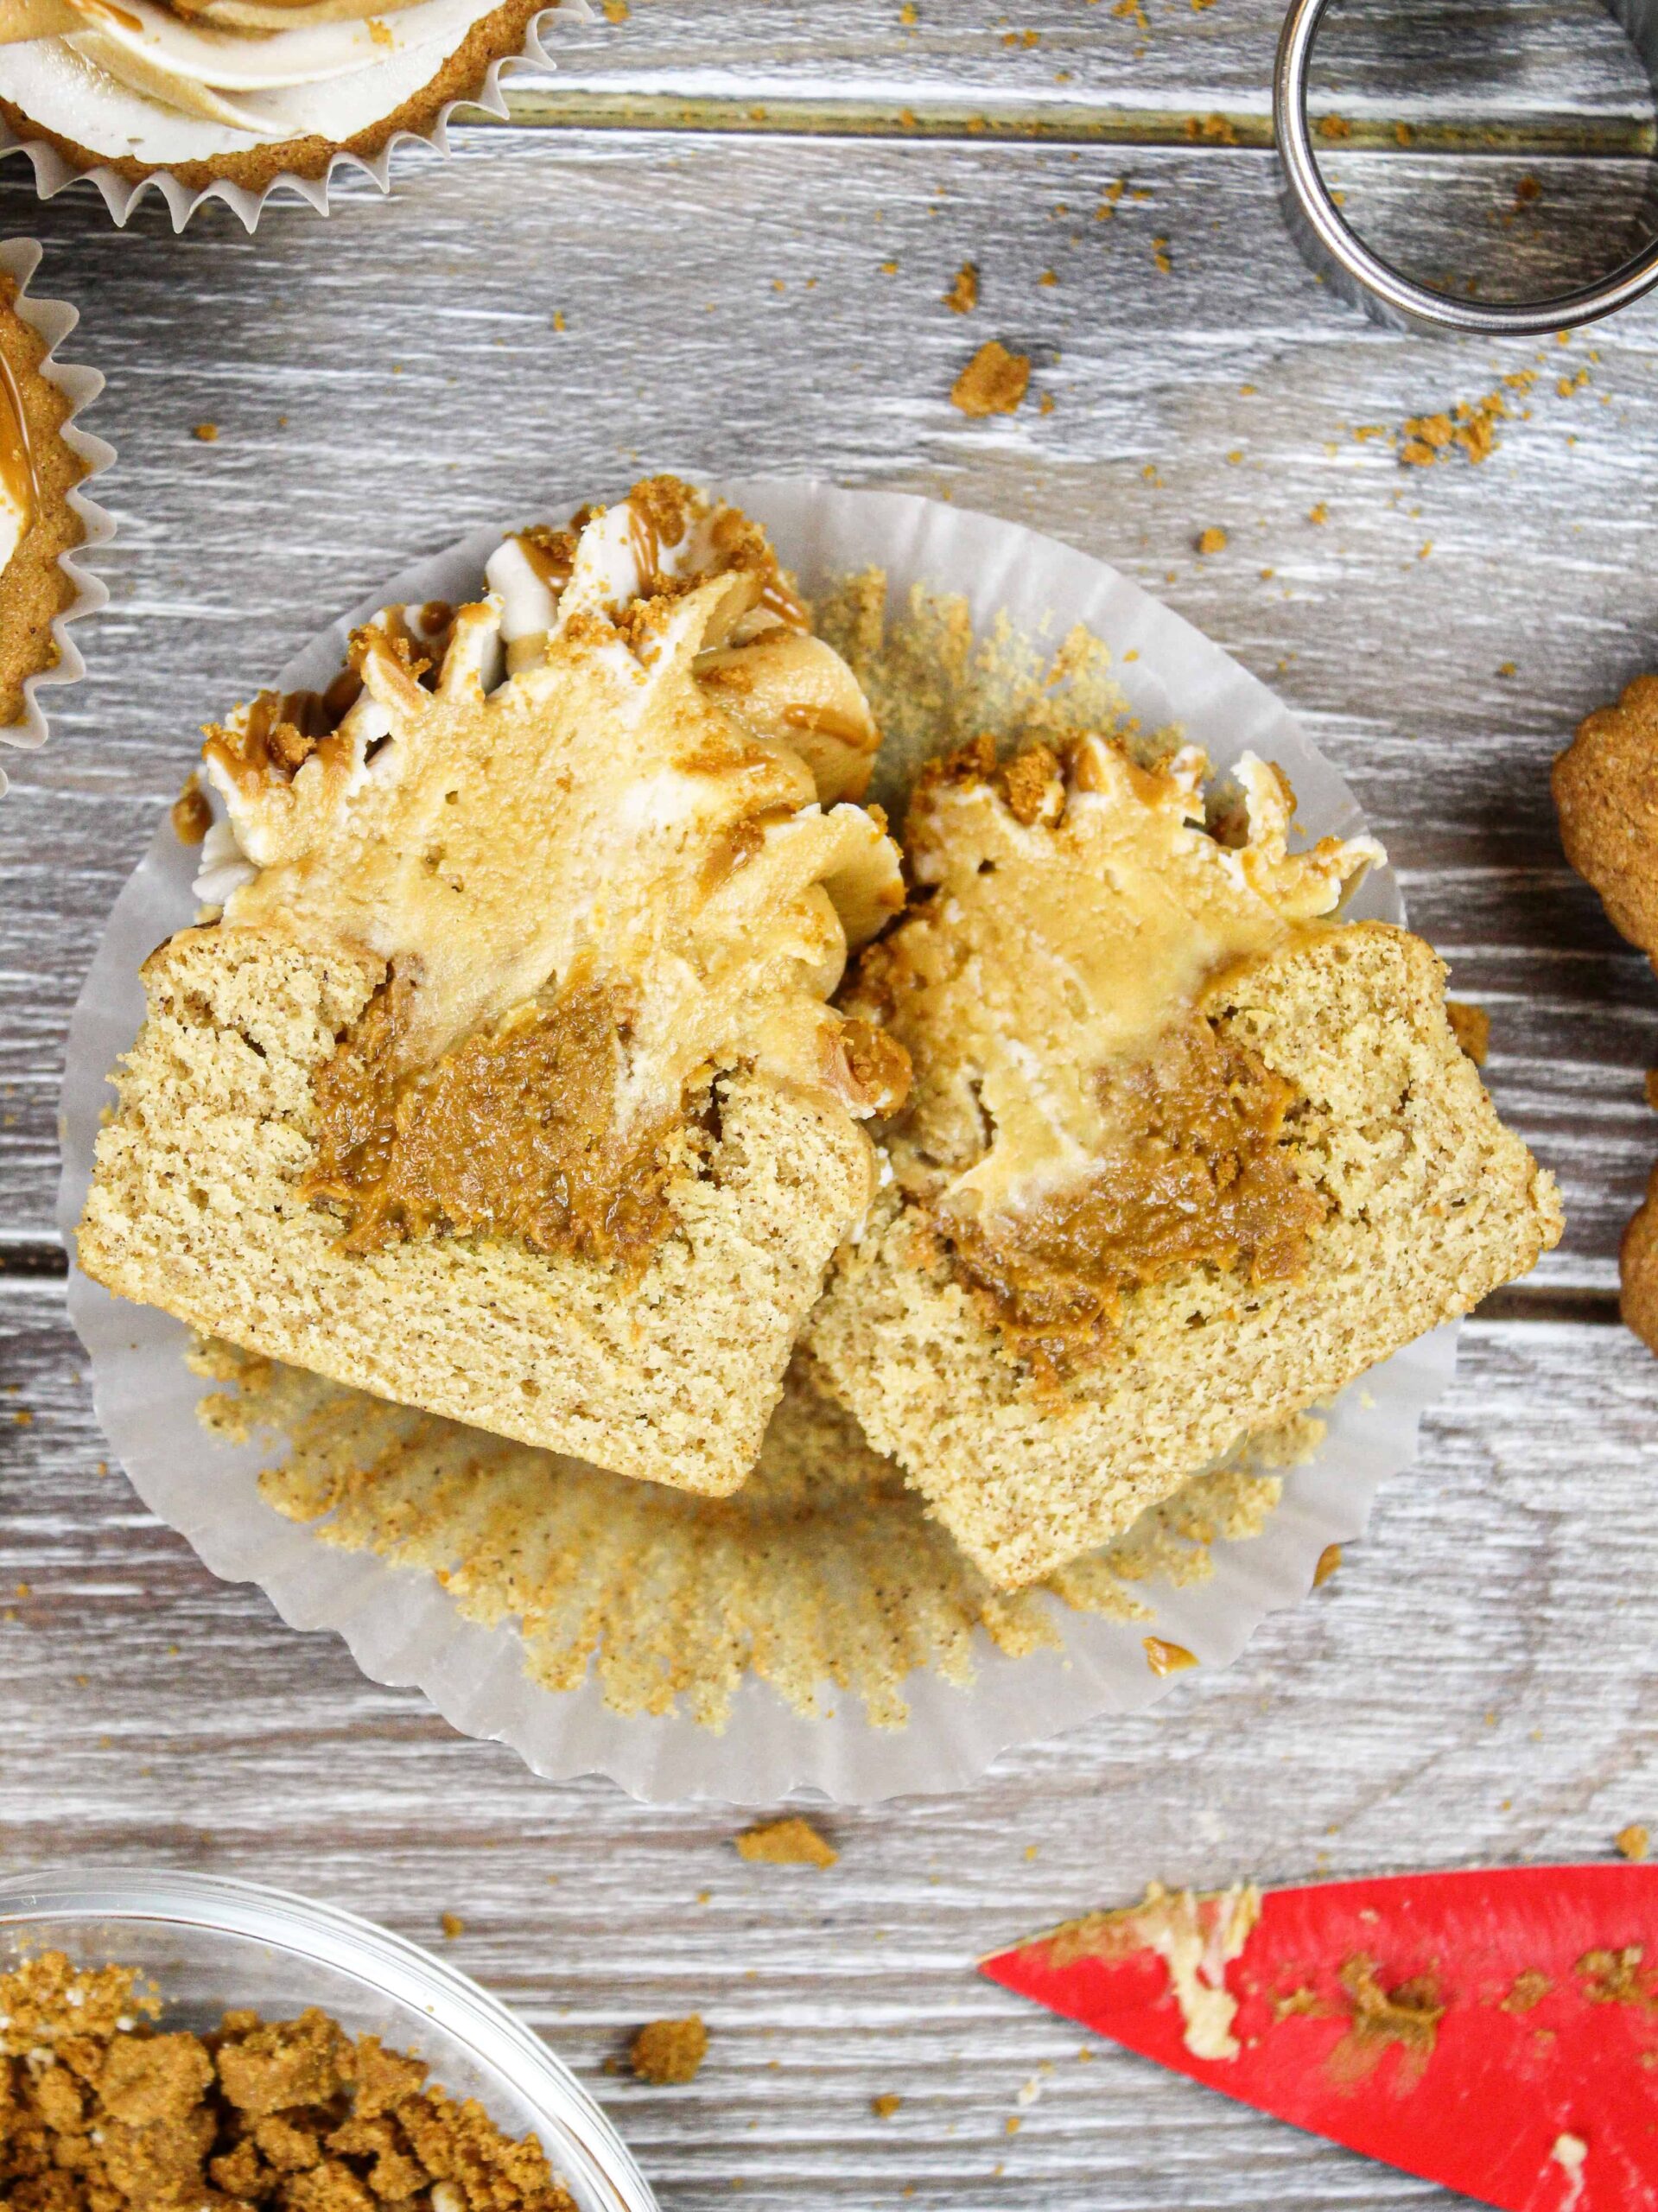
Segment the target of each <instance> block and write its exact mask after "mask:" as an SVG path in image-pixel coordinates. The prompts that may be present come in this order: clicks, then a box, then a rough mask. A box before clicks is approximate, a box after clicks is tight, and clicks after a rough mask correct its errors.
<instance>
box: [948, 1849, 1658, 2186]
mask: <svg viewBox="0 0 1658 2212" xmlns="http://www.w3.org/2000/svg"><path fill="white" fill-rule="evenodd" d="M981 1971H982V1972H983V1973H984V1974H987V1975H988V1977H989V1978H990V1979H991V1980H993V1981H997V1982H1001V1984H1002V1985H1003V1986H1005V1987H1007V1988H1008V1989H1012V1990H1014V1991H1016V1992H1017V1993H1019V1994H1020V1995H1021V1996H1025V1997H1031V1998H1034V1999H1036V2001H1037V2002H1038V2003H1039V2004H1041V2005H1046V2006H1047V2007H1048V2008H1049V2009H1050V2010H1051V2011H1052V2012H1059V2013H1062V2014H1064V2015H1065V2016H1067V2017H1068V2018H1071V2019H1075V2020H1080V2021H1083V2023H1085V2024H1086V2025H1088V2026H1089V2027H1090V2028H1092V2029H1094V2030H1095V2031H1096V2032H1097V2033H1099V2034H1101V2035H1103V2036H1109V2037H1110V2038H1111V2039H1112V2040H1113V2041H1114V2042H1115V2043H1120V2044H1123V2045H1124V2046H1125V2048H1127V2049H1128V2050H1133V2051H1136V2052H1138V2053H1139V2054H1140V2056H1142V2057H1146V2058H1154V2059H1156V2060H1157V2061H1158V2062H1159V2064H1161V2065H1164V2066H1167V2067H1172V2069H1174V2070H1175V2071H1177V2072H1178V2073H1181V2074H1186V2075H1190V2076H1191V2079H1192V2080H1193V2081H1195V2082H1204V2083H1205V2084H1207V2086H1208V2087H1210V2088H1215V2089H1220V2090H1222V2091H1223V2092H1224V2093H1225V2094H1227V2095H1228V2096H1231V2097H1236V2098H1237V2099H1238V2100H1239V2101H1241V2102H1242V2103H1244V2104H1248V2105H1254V2106H1255V2107H1257V2109H1258V2110H1260V2111H1262V2112H1267V2113H1272V2114H1274V2116H1275V2117H1276V2118H1278V2119H1280V2120H1289V2121H1291V2122H1292V2123H1293V2125H1294V2126H1298V2127H1303V2128H1306V2129H1309V2130H1310V2131H1311V2132H1312V2133H1314V2134H1318V2135H1322V2136H1324V2137H1327V2138H1328V2139H1329V2140H1330V2141H1331V2142H1334V2143H1339V2144H1342V2145H1345V2146H1346V2147H1347V2148H1348V2149H1350V2150H1353V2151H1358V2152H1363V2153H1364V2154H1365V2155H1366V2156H1367V2157H1369V2158H1377V2159H1381V2160H1383V2161H1384V2162H1385V2163H1386V2164H1389V2165H1392V2166H1397V2167H1400V2168H1402V2169H1403V2171H1405V2172H1407V2173H1411V2174H1417V2175H1420V2176H1421V2177H1423V2178H1424V2179H1426V2180H1429V2181H1434V2182H1439V2183H1442V2184H1443V2185H1444V2186H1445V2187H1446V2188H1448V2189H1453V2190H1460V2191H1461V2192H1462V2193H1463V2194H1464V2196H1471V2197H1472V2198H1474V2199H1475V2200H1476V2201H1477V2202H1480V2203H1483V2204H1491V2205H1496V2206H1499V2207H1502V2208H1503V2212H1658V1866H1628V1865H1625V1866H1517V1867H1496V1868H1490V1869H1472V1870H1469V1871H1466V1872H1455V1873H1435V1874H1404V1875H1396V1876H1393V1877H1389V1878H1384V1879H1381V1880H1375V1881H1362V1882H1329V1883H1322V1884H1319V1885H1316V1886H1312V1887H1309V1888H1305V1889H1283V1890H1268V1891H1261V1890H1258V1889H1256V1888H1255V1887H1254V1886H1253V1885H1247V1884H1246V1885H1238V1886H1236V1887H1235V1888H1233V1889H1230V1890H1226V1891H1213V1892H1208V1893H1204V1894H1197V1895H1194V1894H1193V1893H1192V1892H1191V1891H1168V1890H1166V1889H1164V1888H1163V1887H1162V1886H1161V1885H1160V1884H1157V1883H1153V1885H1151V1887H1150V1888H1149V1889H1148V1890H1147V1893H1146V1897H1145V1899H1144V1900H1143V1902H1142V1903H1141V1904H1138V1905H1131V1906H1128V1907H1127V1908H1125V1909H1124V1910H1119V1911H1109V1912H1095V1913H1089V1914H1087V1915H1086V1916H1084V1917H1083V1918H1082V1919H1079V1920H1073V1921H1070V1922H1068V1923H1066V1924H1065V1925H1064V1927H1061V1928H1057V1929H1051V1930H1050V1931H1049V1932H1048V1933H1047V1934H1045V1935H1043V1936H1037V1937H1034V1938H1033V1939H1032V1941H1030V1942H1026V1943H1022V1944H1020V1945H1019V1946H1017V1947H1016V1948H1014V1949H1013V1950H1009V1951H1004V1952H1001V1953H1000V1954H998V1955H996V1956H995V1957H994V1958H990V1959H987V1960H985V1961H983V1963H982V1967H981Z"/></svg>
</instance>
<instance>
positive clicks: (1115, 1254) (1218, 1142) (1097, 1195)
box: [932, 1014, 1325, 1376]
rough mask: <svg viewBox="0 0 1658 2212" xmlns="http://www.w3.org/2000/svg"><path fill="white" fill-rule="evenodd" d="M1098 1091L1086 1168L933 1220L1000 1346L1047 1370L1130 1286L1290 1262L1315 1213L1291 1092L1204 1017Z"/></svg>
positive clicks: (1270, 1271) (1110, 1326)
mask: <svg viewBox="0 0 1658 2212" xmlns="http://www.w3.org/2000/svg"><path fill="white" fill-rule="evenodd" d="M1096 1090H1097V1092H1098V1095H1099V1100H1100V1106H1101V1110H1102V1116H1103V1117H1104V1120H1105V1122H1106V1124H1107V1126H1108V1128H1109V1129H1110V1131H1111V1132H1112V1134H1111V1136H1110V1138H1109V1141H1108V1143H1107V1146H1106V1147H1105V1148H1104V1150H1103V1151H1102V1154H1101V1157H1100V1159H1099V1161H1098V1163H1097V1165H1096V1166H1094V1168H1093V1169H1092V1170H1091V1172H1090V1173H1089V1174H1088V1175H1087V1177H1086V1178H1085V1179H1083V1180H1080V1181H1078V1182H1076V1183H1074V1184H1072V1185H1070V1187H1069V1188H1060V1189H1058V1190H1055V1191H1053V1192H1050V1193H1048V1194H1047V1195H1045V1196H1044V1197H1043V1198H1040V1199H1039V1200H1038V1201H1036V1202H1035V1203H1033V1204H1032V1205H1028V1206H1025V1207H1021V1208H1020V1210H1019V1211H1013V1210H1011V1209H1009V1210H1007V1211H1001V1212H999V1213H997V1214H994V1215H993V1216H991V1217H988V1219H985V1220H982V1221H972V1220H969V1219H967V1218H965V1217H963V1216H962V1214H961V1213H960V1212H958V1211H955V1210H953V1209H950V1208H947V1207H943V1206H940V1207H938V1208H937V1209H935V1210H934V1212H933V1216H932V1219H933V1224H934V1227H935V1229H936V1230H937V1232H938V1234H939V1235H940V1236H941V1237H942V1238H943V1242H944V1243H945V1245H946V1247H947V1249H948V1250H949V1252H950V1260H951V1263H952V1265H953V1267H954V1268H955V1269H956V1273H957V1274H958V1276H959V1277H960V1279H961V1280H962V1281H963V1282H965V1283H967V1284H968V1285H969V1287H971V1288H972V1289H973V1290H974V1291H975V1293H977V1294H979V1295H980V1296H981V1298H982V1299H983V1300H986V1301H987V1302H988V1306H989V1308H990V1310H991V1312H992V1313H993V1314H994V1319H995V1321H996V1323H997V1325H998V1326H999V1327H1000V1328H1001V1331H1002V1332H1003V1334H1004V1336H1005V1337H1006V1338H1007V1340H1008V1343H1009V1344H1010V1346H1011V1347H1012V1348H1013V1350H1014V1351H1017V1353H1018V1354H1019V1356H1020V1357H1021V1358H1024V1359H1027V1360H1029V1361H1030V1362H1031V1363H1032V1366H1033V1367H1034V1368H1035V1369H1036V1370H1038V1372H1039V1373H1047V1374H1049V1375H1053V1376H1058V1375H1063V1374H1065V1373H1068V1372H1070V1371H1071V1370H1074V1368H1075V1367H1076V1366H1077V1363H1078V1362H1079V1361H1080V1360H1082V1359H1084V1358H1086V1357H1088V1356H1089V1354H1090V1353H1091V1352H1093V1351H1096V1350H1097V1349H1098V1348H1099V1347H1100V1346H1101V1345H1102V1344H1105V1343H1106V1342H1108V1341H1109V1338H1110V1337H1111V1335H1112V1334H1113V1332H1115V1327H1116V1325H1117V1321H1118V1319H1119V1314H1120V1310H1121V1300H1122V1297H1123V1294H1125V1293H1126V1292H1128V1291H1131V1290H1134V1289H1136V1288H1138V1287H1140V1285H1142V1284H1146V1283H1152V1282H1157V1281H1160V1280H1161V1279H1163V1278H1164V1277H1166V1276H1168V1275H1171V1274H1174V1273H1176V1272H1177V1271H1178V1270H1179V1269H1181V1268H1190V1267H1194V1266H1199V1265H1203V1264H1209V1265H1212V1266H1215V1267H1218V1268H1236V1269H1237V1270H1239V1271H1240V1272H1241V1273H1242V1274H1245V1275H1246V1276H1247V1278H1248V1281H1251V1282H1256V1283H1260V1282H1272V1281H1285V1280H1286V1279H1288V1278H1290V1277H1293V1276H1294V1275H1297V1274H1299V1273H1300V1272H1301V1270H1302V1268H1304V1267H1305V1264H1306V1259H1307V1241H1308V1238H1309V1236H1311V1234H1312V1230H1314V1229H1316V1228H1317V1227H1318V1224H1319V1223H1320V1222H1321V1221H1322V1220H1323V1219H1324V1211H1325V1208H1324V1200H1323V1199H1322V1198H1320V1197H1319V1195H1318V1192H1316V1191H1313V1190H1312V1189H1310V1188H1309V1187H1308V1186H1307V1185H1306V1184H1305V1183H1304V1182H1302V1181H1301V1179H1300V1178H1299V1176H1298V1175H1297V1174H1296V1173H1295V1170H1294V1168H1293V1166H1292V1165H1291V1163H1290V1160H1289V1158H1288V1156H1287V1154H1286V1152H1285V1151H1284V1149H1283V1147H1282V1146H1281V1145H1280V1141H1279V1140H1280V1136H1281V1135H1282V1133H1283V1128H1284V1121H1285V1116H1286V1114H1287V1113H1288V1111H1289V1109H1290V1107H1291V1106H1292V1104H1293V1103H1294V1097H1295V1094H1294V1092H1293V1090H1292V1089H1291V1087H1290V1085H1289V1084H1286V1082H1285V1081H1284V1080H1283V1079H1282V1077H1280V1076H1277V1075H1274V1073H1273V1071H1272V1070H1271V1069H1270V1068H1268V1067H1267V1065H1265V1063H1264V1062H1263V1061H1261V1059H1260V1058H1258V1057H1257V1056H1256V1054H1255V1053H1254V1052H1251V1051H1250V1050H1249V1048H1248V1046H1244V1045H1240V1044H1236V1043H1235V1042H1233V1041H1232V1040H1230V1039H1225V1038H1223V1037H1220V1036H1218V1035H1217V1033H1216V1031H1215V1029H1214V1028H1213V1027H1212V1026H1211V1024H1210V1022H1208V1021H1207V1020H1205V1019H1204V1017H1203V1015H1202V1014H1191V1016H1189V1017H1188V1018H1187V1019H1186V1020H1185V1021H1184V1022H1182V1023H1181V1024H1179V1025H1178V1027H1175V1028H1173V1029H1171V1030H1170V1031H1169V1032H1168V1033H1166V1035H1165V1036H1164V1037H1163V1038H1162V1039H1160V1040H1159V1043H1158V1045H1157V1046H1156V1047H1155V1049H1154V1050H1153V1053H1152V1054H1151V1056H1150V1057H1149V1058H1147V1059H1144V1060H1141V1061H1139V1062H1136V1063H1134V1064H1133V1065H1129V1066H1127V1067H1113V1068H1108V1069H1103V1070H1102V1071H1100V1073H1099V1074H1098V1076H1097V1077H1096Z"/></svg>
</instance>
